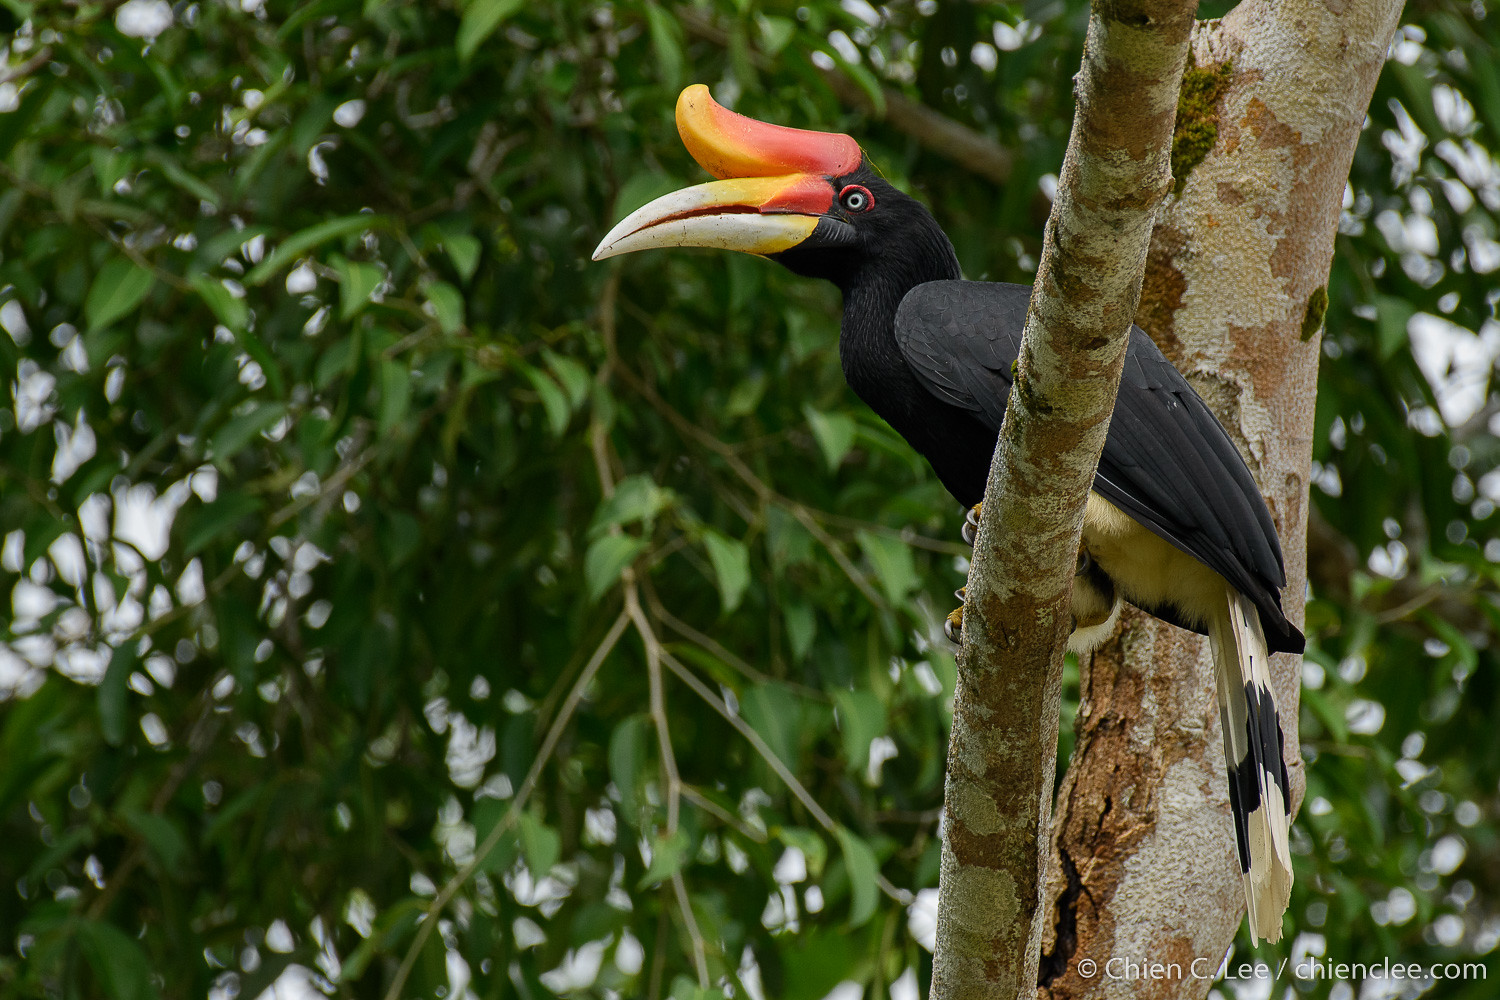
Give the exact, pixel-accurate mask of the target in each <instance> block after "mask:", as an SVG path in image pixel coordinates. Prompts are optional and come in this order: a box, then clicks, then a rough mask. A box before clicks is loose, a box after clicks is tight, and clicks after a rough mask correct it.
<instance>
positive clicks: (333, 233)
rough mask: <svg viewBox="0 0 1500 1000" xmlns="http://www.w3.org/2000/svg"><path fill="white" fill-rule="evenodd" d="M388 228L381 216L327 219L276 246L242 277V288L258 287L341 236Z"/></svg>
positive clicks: (345, 216) (387, 220)
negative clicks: (307, 254)
mask: <svg viewBox="0 0 1500 1000" xmlns="http://www.w3.org/2000/svg"><path fill="white" fill-rule="evenodd" d="M389 225H390V220H389V219H387V218H386V217H385V216H381V215H368V214H365V213H360V214H358V215H344V216H340V217H339V218H337V219H329V220H328V221H327V222H320V223H318V224H317V225H316V226H308V227H307V228H306V229H303V230H300V231H299V232H296V233H293V234H292V235H291V236H288V237H287V238H286V239H285V240H283V241H282V242H281V243H279V244H278V245H277V247H276V249H275V250H272V251H271V252H270V253H269V254H267V255H266V258H265V260H262V261H261V262H260V263H259V264H257V265H255V267H253V268H251V270H250V273H249V274H247V275H245V284H247V285H261V284H264V283H265V282H266V279H268V278H270V277H271V275H273V274H275V273H276V272H278V271H280V270H281V269H282V268H283V267H285V266H287V265H288V264H290V263H291V262H292V261H294V260H296V259H297V258H298V257H301V256H302V255H303V254H305V253H307V251H309V250H311V249H312V248H313V247H316V246H322V245H323V244H324V243H327V242H328V241H329V240H336V239H339V238H341V237H344V236H354V235H356V234H358V233H363V232H365V231H366V230H370V229H384V228H385V227H387V226H389Z"/></svg>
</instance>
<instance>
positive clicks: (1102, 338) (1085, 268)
mask: <svg viewBox="0 0 1500 1000" xmlns="http://www.w3.org/2000/svg"><path fill="white" fill-rule="evenodd" d="M1195 7H1196V0H1130V2H1119V0H1096V2H1095V4H1094V7H1093V14H1092V17H1091V19H1090V22H1089V32H1088V42H1087V45H1086V47H1085V52H1084V62H1083V68H1082V70H1081V72H1080V73H1079V76H1078V78H1077V100H1078V106H1077V113H1076V115H1075V118H1074V125H1073V133H1072V136H1071V138H1070V140H1069V144H1068V152H1067V156H1066V159H1065V160H1064V162H1063V167H1062V171H1061V174H1060V179H1059V182H1058V195H1057V200H1056V203H1055V204H1054V206H1053V211H1052V218H1051V219H1050V220H1049V222H1048V226H1047V234H1046V235H1047V238H1046V245H1045V247H1044V250H1043V255H1042V261H1041V265H1040V269H1039V271H1038V274H1037V281H1036V285H1035V288H1034V290H1033V293H1032V303H1031V313H1030V315H1029V316H1028V318H1027V324H1026V331H1025V334H1024V338H1023V341H1022V345H1021V356H1020V360H1019V362H1018V368H1017V372H1016V380H1015V388H1014V391H1013V392H1012V393H1011V398H1010V402H1009V406H1008V409H1007V412H1006V417H1005V424H1004V427H1003V428H1002V430H1001V434H1000V444H999V446H998V448H997V449H996V453H995V459H994V463H993V467H992V469H991V471H990V480H989V484H988V487H987V490H986V495H987V496H989V497H990V498H992V502H991V503H987V504H986V505H985V509H984V515H983V517H982V518H981V520H980V524H979V533H978V538H977V541H976V544H975V548H974V552H975V558H974V563H973V568H972V569H971V571H970V574H969V584H968V588H969V589H968V600H967V602H966V606H965V612H964V614H965V618H964V623H965V624H964V644H963V648H962V649H961V650H960V652H959V679H958V691H957V696H956V699H955V707H954V715H955V717H954V724H953V733H952V736H951V741H950V743H949V749H948V780H947V789H946V813H945V815H946V826H945V837H944V840H943V856H942V875H941V879H942V882H941V888H940V895H939V903H938V930H937V950H936V954H935V955H934V959H933V977H932V996H933V997H934V998H939V1000H953V998H958V997H984V998H986V1000H992V998H996V997H1021V996H1026V997H1029V996H1030V995H1031V993H1032V992H1033V991H1034V989H1035V985H1036V982H1037V968H1038V956H1039V949H1040V946H1041V941H1042V937H1043V934H1044V931H1045V927H1044V920H1043V917H1044V916H1045V914H1046V907H1045V906H1044V905H1043V899H1042V895H1041V892H1042V888H1043V886H1044V883H1045V866H1046V863H1047V854H1048V848H1047V840H1046V831H1047V829H1048V817H1049V813H1050V809H1051V803H1052V786H1053V777H1054V766H1055V759H1056V748H1057V725H1058V697H1059V690H1060V686H1061V676H1062V656H1063V644H1064V641H1065V639H1066V636H1067V632H1068V628H1069V608H1068V604H1069V596H1070V594H1071V588H1072V579H1073V571H1074V565H1075V560H1076V556H1077V551H1078V539H1079V533H1080V530H1081V527H1082V521H1083V506H1084V500H1085V498H1086V497H1087V495H1088V490H1089V486H1090V484H1091V483H1092V482H1093V478H1094V470H1095V469H1096V467H1097V466H1098V462H1099V453H1100V450H1101V449H1102V448H1103V445H1104V437H1105V433H1106V430H1107V428H1108V417H1109V414H1110V411H1111V410H1112V409H1113V407H1114V399H1115V393H1116V390H1117V389H1118V387H1119V381H1120V369H1121V362H1122V360H1123V357H1124V350H1125V345H1126V340H1127V333H1128V331H1129V328H1130V322H1131V319H1132V317H1133V316H1134V314H1135V310H1136V304H1137V300H1138V298H1139V295H1140V282H1141V272H1142V267H1143V265H1144V261H1145V257H1146V249H1147V246H1148V242H1149V238H1150V233H1151V224H1152V219H1153V215H1154V212H1155V209H1156V206H1157V204H1158V203H1159V202H1160V200H1161V198H1162V196H1163V195H1164V194H1165V193H1166V191H1167V190H1168V187H1169V185H1170V175H1171V171H1170V169H1169V167H1168V155H1169V149H1170V144H1171V135H1172V123H1173V119H1174V117H1175V112H1176V105H1177V91H1178V86H1179V83H1180V80H1181V76H1182V69H1183V65H1184V63H1185V62H1186V58H1187V43H1188V37H1189V33H1190V32H1191V29H1192V25H1193V12H1194V10H1195Z"/></svg>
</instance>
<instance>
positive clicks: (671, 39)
mask: <svg viewBox="0 0 1500 1000" xmlns="http://www.w3.org/2000/svg"><path fill="white" fill-rule="evenodd" d="M646 23H647V24H648V26H649V27H650V30H651V48H652V50H653V51H654V52H655V53H656V63H657V70H658V71H659V74H660V77H661V81H662V83H664V84H666V85H667V87H668V89H670V90H673V91H676V90H677V89H678V88H680V87H681V86H682V42H683V38H682V25H680V24H678V23H677V18H676V16H675V15H673V14H672V13H670V12H669V11H667V10H664V9H663V8H662V7H661V6H659V5H658V4H655V3H652V4H650V5H648V6H647V7H646Z"/></svg>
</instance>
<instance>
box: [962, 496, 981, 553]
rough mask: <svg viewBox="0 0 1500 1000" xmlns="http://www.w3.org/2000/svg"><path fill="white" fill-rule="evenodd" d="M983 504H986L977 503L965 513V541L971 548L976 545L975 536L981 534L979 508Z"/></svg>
mask: <svg viewBox="0 0 1500 1000" xmlns="http://www.w3.org/2000/svg"><path fill="white" fill-rule="evenodd" d="M983 506H984V504H982V503H976V504H975V505H974V506H973V507H970V508H969V513H967V514H966V515H964V527H963V536H964V543H965V544H967V545H968V546H969V547H970V548H972V547H973V545H974V538H975V536H977V535H978V534H979V508H981V507H983Z"/></svg>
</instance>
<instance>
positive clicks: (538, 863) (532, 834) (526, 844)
mask: <svg viewBox="0 0 1500 1000" xmlns="http://www.w3.org/2000/svg"><path fill="white" fill-rule="evenodd" d="M518 825H519V826H520V828H521V854H522V856H524V857H525V858H526V867H527V868H529V869H531V874H532V876H533V877H535V878H541V877H542V876H544V875H546V874H547V873H548V872H550V871H551V870H552V868H553V866H554V865H556V864H557V862H558V859H559V858H561V857H562V836H561V835H560V834H559V833H558V832H557V831H556V830H554V829H552V828H551V827H550V826H548V825H547V824H546V823H543V822H542V821H541V820H539V819H537V818H536V816H535V815H533V814H532V813H529V812H524V813H522V814H521V815H520V822H519V824H518Z"/></svg>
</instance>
